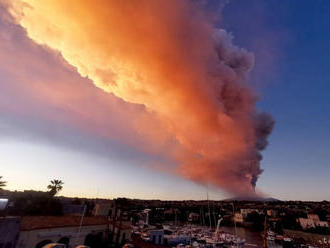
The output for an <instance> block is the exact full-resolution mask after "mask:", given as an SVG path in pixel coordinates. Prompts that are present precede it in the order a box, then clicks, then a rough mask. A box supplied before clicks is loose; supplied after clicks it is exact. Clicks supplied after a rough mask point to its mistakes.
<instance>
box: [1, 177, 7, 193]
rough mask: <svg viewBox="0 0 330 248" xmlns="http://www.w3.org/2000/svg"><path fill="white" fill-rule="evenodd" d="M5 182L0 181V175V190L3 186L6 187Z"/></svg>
mask: <svg viewBox="0 0 330 248" xmlns="http://www.w3.org/2000/svg"><path fill="white" fill-rule="evenodd" d="M6 185H7V182H6V181H2V176H0V190H2V188H3V187H6Z"/></svg>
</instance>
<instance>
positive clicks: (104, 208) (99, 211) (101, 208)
mask: <svg viewBox="0 0 330 248" xmlns="http://www.w3.org/2000/svg"><path fill="white" fill-rule="evenodd" d="M113 208H114V203H113V202H107V203H96V204H95V206H94V209H93V215H94V216H111V215H112V209H113Z"/></svg>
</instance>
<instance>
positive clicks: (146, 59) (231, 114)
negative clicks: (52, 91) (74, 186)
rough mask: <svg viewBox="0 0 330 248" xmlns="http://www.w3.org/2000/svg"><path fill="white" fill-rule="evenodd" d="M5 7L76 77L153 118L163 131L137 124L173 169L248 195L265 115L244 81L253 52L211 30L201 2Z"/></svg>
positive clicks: (267, 122)
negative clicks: (59, 56) (72, 69)
mask: <svg viewBox="0 0 330 248" xmlns="http://www.w3.org/2000/svg"><path fill="white" fill-rule="evenodd" d="M11 13H12V14H13V15H14V16H15V18H16V20H17V22H18V23H19V24H20V25H21V26H23V27H24V28H25V29H26V31H27V34H28V36H29V37H30V38H31V39H33V40H34V41H35V42H37V43H39V44H44V45H47V46H49V47H50V48H52V49H55V50H58V51H59V52H61V54H62V55H63V57H64V58H65V59H66V60H67V61H68V62H69V63H70V64H71V65H73V66H74V67H76V68H77V71H78V72H79V74H80V75H81V76H83V77H88V78H89V79H91V80H92V81H93V83H94V84H95V85H96V86H97V87H99V88H101V89H103V90H104V91H106V92H109V93H113V94H115V95H116V96H118V97H120V98H122V99H123V100H125V101H127V102H130V103H135V104H142V105H144V106H145V108H146V109H147V110H148V111H150V112H151V113H153V114H154V115H155V116H157V119H159V120H160V122H161V128H165V129H166V130H165V132H150V131H149V130H147V128H148V121H143V122H139V123H136V125H137V127H136V128H137V131H138V132H141V133H142V134H146V139H147V140H148V142H149V143H150V144H151V146H152V145H155V146H158V147H161V146H162V144H161V142H164V140H168V139H173V140H172V141H171V142H172V148H170V149H169V151H167V156H169V157H170V159H173V160H175V161H177V163H178V168H177V169H176V170H175V172H176V173H179V174H180V175H182V176H184V177H186V178H188V179H191V180H194V181H196V182H200V183H208V184H213V185H216V186H219V187H221V188H223V189H225V190H227V191H229V192H233V193H238V194H242V193H244V194H249V193H253V187H251V184H252V186H254V185H255V182H256V180H257V178H258V176H259V174H260V173H261V172H262V170H261V169H260V165H259V162H260V160H261V156H260V153H259V150H261V149H263V148H264V147H265V145H266V138H267V136H268V134H269V133H270V131H271V128H272V126H273V121H272V120H271V119H270V118H269V116H267V115H258V114H257V112H256V110H255V98H254V96H253V94H252V92H251V90H250V89H249V87H248V85H247V84H246V78H247V74H248V72H249V70H250V69H251V68H252V66H253V60H254V58H253V55H252V54H251V53H249V52H247V51H245V50H243V49H240V48H237V47H235V46H234V45H232V43H231V39H232V38H231V36H230V35H229V34H227V33H226V32H225V31H224V30H217V29H214V27H213V24H212V22H211V20H210V18H208V17H207V15H206V14H207V13H205V11H203V8H202V7H201V6H197V5H195V4H194V3H192V2H191V1H149V0H130V1H106V0H104V1H102V0H98V1H95V0H81V1H80V0H79V1H78V0H72V1H66V0H45V1H39V0H22V1H15V2H14V3H12V6H11ZM77 91H79V88H77ZM164 133H165V134H166V135H168V136H169V137H165V138H164V137H160V136H159V135H164ZM147 134H148V135H147Z"/></svg>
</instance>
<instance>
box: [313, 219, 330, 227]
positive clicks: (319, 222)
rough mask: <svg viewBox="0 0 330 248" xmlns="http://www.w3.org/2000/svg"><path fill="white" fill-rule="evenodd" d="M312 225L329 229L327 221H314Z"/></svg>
mask: <svg viewBox="0 0 330 248" xmlns="http://www.w3.org/2000/svg"><path fill="white" fill-rule="evenodd" d="M314 224H315V226H316V227H329V224H328V222H327V221H320V220H319V221H314Z"/></svg>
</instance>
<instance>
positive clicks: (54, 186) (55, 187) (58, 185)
mask: <svg viewBox="0 0 330 248" xmlns="http://www.w3.org/2000/svg"><path fill="white" fill-rule="evenodd" d="M63 184H64V182H62V181H61V180H57V179H54V180H51V181H50V184H49V185H48V186H47V189H49V194H50V195H51V196H55V195H56V194H57V193H58V192H59V191H61V190H62V189H63Z"/></svg>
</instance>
